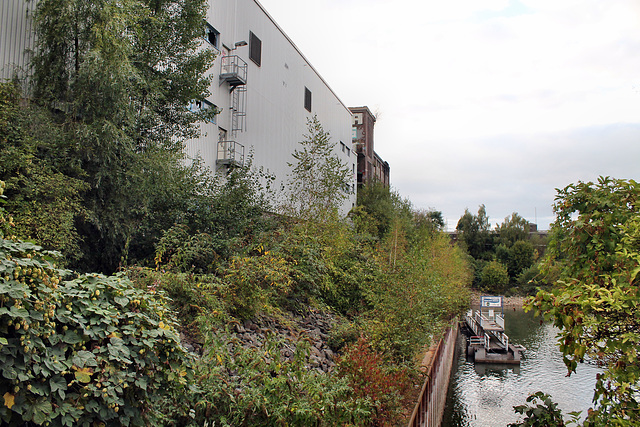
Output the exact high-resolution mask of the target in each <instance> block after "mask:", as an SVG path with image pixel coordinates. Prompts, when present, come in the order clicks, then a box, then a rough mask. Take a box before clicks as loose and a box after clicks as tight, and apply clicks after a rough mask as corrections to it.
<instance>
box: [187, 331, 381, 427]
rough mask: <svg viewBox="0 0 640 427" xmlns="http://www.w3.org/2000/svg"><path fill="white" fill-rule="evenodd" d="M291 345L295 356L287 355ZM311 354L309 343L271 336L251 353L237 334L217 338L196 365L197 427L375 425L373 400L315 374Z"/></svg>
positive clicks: (330, 377) (221, 334) (329, 376)
mask: <svg viewBox="0 0 640 427" xmlns="http://www.w3.org/2000/svg"><path fill="white" fill-rule="evenodd" d="M285 346H286V347H288V350H289V351H290V352H292V353H293V356H291V357H285V356H283V353H284V352H283V350H285V348H284V347H285ZM309 350H310V344H309V342H308V341H304V340H303V341H300V342H298V343H292V342H289V343H287V342H283V341H279V340H277V339H276V338H273V337H270V338H268V339H267V340H266V342H264V343H263V344H261V345H258V346H257V347H251V348H248V347H244V346H243V345H242V344H241V343H240V342H239V340H238V338H237V337H236V336H235V335H234V334H231V333H224V332H219V333H215V334H213V335H212V337H211V340H210V341H209V342H208V344H207V351H206V352H205V354H204V355H203V357H202V359H201V360H200V361H199V362H198V364H197V365H196V377H197V378H198V386H199V390H200V391H199V393H198V394H197V395H196V396H197V397H196V399H195V401H194V404H193V405H192V406H193V408H194V410H195V414H194V416H193V419H192V421H191V422H192V423H193V424H192V425H197V426H202V425H206V424H205V423H206V422H208V423H212V424H213V425H220V426H245V425H252V426H327V427H333V426H365V425H370V423H369V421H370V417H371V415H372V413H371V405H372V402H371V400H370V399H369V398H367V397H366V396H363V395H354V393H353V389H352V388H351V387H350V386H349V384H348V380H347V379H346V378H339V377H337V376H336V375H334V374H325V373H323V372H320V371H317V370H315V369H310V368H309V366H308V361H309V357H310V352H309ZM210 425H211V424H210Z"/></svg>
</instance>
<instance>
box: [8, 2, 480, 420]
mask: <svg viewBox="0 0 640 427" xmlns="http://www.w3.org/2000/svg"><path fill="white" fill-rule="evenodd" d="M205 5H206V2H204V1H202V0H165V1H156V0H125V1H122V0H118V1H115V0H102V1H99V2H85V1H81V0H42V1H40V2H38V4H37V7H36V11H35V15H34V16H35V23H36V27H37V29H38V38H37V40H38V43H39V45H38V49H37V51H36V54H35V59H34V64H33V65H34V75H33V80H32V82H31V84H29V85H28V87H29V88H31V89H32V92H31V93H30V96H29V97H24V96H23V94H22V92H21V90H20V88H19V87H17V86H16V85H13V84H6V83H2V84H0V180H1V182H2V183H1V188H2V192H0V196H1V198H0V203H2V206H0V229H1V233H0V360H1V361H2V368H1V370H0V389H1V390H2V393H0V394H2V401H0V418H1V419H2V423H3V424H7V425H24V424H25V423H31V424H33V425H67V426H71V425H93V424H95V425H99V424H100V423H105V424H109V425H112V424H123V425H194V426H196V425H197V426H201V425H206V423H209V424H213V423H215V425H261V426H262V425H305V426H306V425H327V426H329V425H392V424H397V423H399V422H401V421H399V420H402V418H403V416H405V415H406V411H405V408H406V407H407V406H411V405H412V404H413V400H412V399H414V396H413V393H414V390H415V388H414V385H415V384H416V383H419V382H420V373H419V371H418V370H417V367H416V358H417V357H418V356H419V354H420V353H421V352H422V351H424V347H425V346H426V345H429V344H430V343H431V341H432V340H433V339H434V338H435V339H437V337H438V335H439V333H440V332H441V330H442V328H443V327H444V326H445V325H447V324H448V322H449V321H450V319H451V317H452V316H454V315H456V314H457V313H459V312H460V311H461V310H463V309H465V308H466V307H467V305H468V294H467V285H468V283H469V282H470V277H471V275H470V272H469V270H468V267H467V261H466V258H465V256H464V255H463V253H462V252H461V251H460V250H459V249H458V248H457V247H455V246H452V245H451V244H450V242H449V239H448V238H447V237H446V236H444V235H443V234H442V233H441V232H440V230H441V227H442V216H441V214H439V213H438V212H421V211H416V210H415V209H414V208H413V207H412V206H411V203H410V202H409V201H407V200H404V199H402V198H401V197H400V196H399V195H397V194H396V193H394V192H393V191H390V190H389V189H388V188H385V187H383V186H381V185H378V184H375V183H374V184H372V185H371V186H366V187H364V188H362V189H361V191H360V192H359V195H358V206H357V207H356V208H355V209H354V210H353V211H352V212H351V214H350V215H349V217H348V218H342V217H340V216H339V215H338V209H337V207H338V205H339V204H340V203H341V200H342V198H343V196H344V193H343V191H344V190H343V189H344V188H345V185H344V179H345V177H346V176H348V174H347V172H346V169H345V168H344V166H342V165H340V164H339V162H337V159H336V158H335V157H334V156H332V155H331V154H330V153H331V152H332V150H333V146H332V142H331V140H330V137H329V135H328V134H326V133H325V132H324V130H323V129H322V125H321V123H320V122H319V121H318V120H317V119H316V118H312V119H311V120H310V122H309V128H308V130H309V132H308V134H307V135H304V136H303V135H301V144H300V148H299V150H296V152H295V153H292V158H291V174H290V176H289V177H288V178H289V181H288V190H289V192H288V194H291V195H292V197H291V198H290V199H288V200H286V203H283V204H282V205H278V206H276V205H274V204H273V203H272V201H273V200H274V198H273V197H272V195H271V193H270V192H269V191H268V189H267V188H265V187H263V183H265V182H269V177H263V176H260V174H259V173H257V172H256V171H254V170H253V169H252V168H251V165H250V164H248V165H247V166H245V167H243V168H234V169H231V170H230V171H229V172H228V174H225V175H213V174H212V172H211V171H209V170H208V169H207V168H205V167H204V166H203V165H202V164H201V163H200V162H199V161H198V159H188V160H187V159H185V158H184V156H183V154H182V153H183V152H182V143H183V142H184V141H186V140H187V139H189V138H191V137H194V136H195V135H197V129H198V128H197V122H198V121H199V120H202V119H204V118H206V116H207V115H208V114H213V111H205V110H201V111H198V112H193V111H191V110H190V109H189V108H188V105H189V103H190V102H191V101H192V100H194V99H195V100H198V99H204V98H205V97H206V95H207V92H206V91H207V88H208V87H209V81H208V80H207V79H206V78H205V77H204V76H205V75H206V73H205V71H206V70H207V69H208V67H209V66H210V64H211V60H212V55H211V52H210V51H207V50H201V49H199V48H198V46H199V44H200V40H201V36H202V35H203V28H202V20H203V18H204V11H205ZM310 172H311V173H310ZM279 200H282V199H279ZM307 317H310V318H323V319H327V322H326V323H327V325H328V326H327V328H328V332H327V334H328V336H327V337H326V338H323V340H324V342H323V343H322V345H323V346H324V347H323V348H327V349H328V348H329V347H330V349H331V350H329V351H327V352H325V353H324V354H325V357H326V358H327V361H328V362H327V363H328V365H329V366H326V365H327V363H325V364H324V365H319V364H318V363H317V357H316V356H317V354H318V351H319V350H318V347H317V346H315V344H317V343H318V341H317V340H316V341H312V339H311V338H313V337H312V336H311V335H309V330H308V329H309V328H307V329H304V328H303V327H302V326H301V323H300V319H302V318H307ZM249 327H254V328H255V329H256V331H255V332H254V334H253V335H251V334H247V332H246V330H247V329H248V328H249ZM258 329H259V331H258ZM243 331H244V332H243ZM284 331H287V332H286V333H285V332H284ZM258 332H259V333H258ZM311 332H312V333H314V334H315V335H317V333H316V332H315V330H314V329H313V328H311ZM322 333H324V332H322ZM243 334H244V335H243ZM247 337H248V338H247ZM314 339H315V338H314ZM247 340H249V341H247ZM327 354H329V355H333V356H327ZM329 362H330V363H329Z"/></svg>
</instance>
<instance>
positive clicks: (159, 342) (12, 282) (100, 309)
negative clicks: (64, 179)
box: [0, 238, 190, 426]
mask: <svg viewBox="0 0 640 427" xmlns="http://www.w3.org/2000/svg"><path fill="white" fill-rule="evenodd" d="M51 255H55V254H53V253H49V252H45V251H43V250H42V249H41V248H40V247H38V246H36V245H34V244H32V243H27V242H22V241H16V240H5V239H3V238H0V362H1V363H0V390H2V391H3V395H2V401H1V402H0V419H1V420H2V423H3V424H4V425H15V426H17V425H24V424H25V422H32V423H34V424H37V425H41V424H50V425H54V426H76V425H90V424H92V423H96V424H94V425H100V423H108V424H114V423H115V424H120V425H155V424H158V422H159V419H160V417H162V415H161V414H160V413H159V411H157V410H156V408H157V407H158V406H159V405H160V403H161V401H162V399H164V398H167V396H168V394H170V393H172V392H174V393H175V392H178V390H179V389H180V388H182V387H186V383H187V376H188V372H189V371H190V369H188V368H187V367H186V365H185V362H187V361H188V359H189V358H188V355H187V353H186V352H185V350H184V349H183V348H182V347H181V345H180V342H179V337H178V334H177V332H176V329H175V326H176V325H175V321H174V320H173V317H172V315H171V313H170V312H168V311H167V309H166V307H165V304H164V301H163V300H162V298H161V297H160V296H159V295H155V294H153V293H150V292H144V291H142V290H137V289H135V288H133V287H132V285H131V282H130V281H129V280H128V279H127V278H126V276H124V275H116V276H111V277H105V276H102V275H97V274H89V275H82V276H78V277H77V278H75V279H73V280H68V281H65V280H64V276H65V275H66V274H68V273H69V272H65V271H61V270H58V269H56V268H55V266H54V265H53V264H52V263H51V258H50V256H51ZM102 425H104V424H102Z"/></svg>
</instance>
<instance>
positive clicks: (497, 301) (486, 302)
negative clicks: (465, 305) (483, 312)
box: [480, 295, 502, 308]
mask: <svg viewBox="0 0 640 427" xmlns="http://www.w3.org/2000/svg"><path fill="white" fill-rule="evenodd" d="M480 307H492V308H494V307H497V308H500V307H502V296H495V297H492V296H486V295H485V296H481V297H480Z"/></svg>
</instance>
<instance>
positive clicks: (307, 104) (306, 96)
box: [304, 87, 311, 112]
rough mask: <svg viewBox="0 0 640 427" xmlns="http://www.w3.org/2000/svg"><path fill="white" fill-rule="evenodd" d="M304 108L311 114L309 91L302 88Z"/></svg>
mask: <svg viewBox="0 0 640 427" xmlns="http://www.w3.org/2000/svg"><path fill="white" fill-rule="evenodd" d="M304 108H305V110H307V111H308V112H311V91H310V90H309V89H307V88H306V87H305V88H304Z"/></svg>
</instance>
